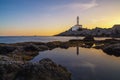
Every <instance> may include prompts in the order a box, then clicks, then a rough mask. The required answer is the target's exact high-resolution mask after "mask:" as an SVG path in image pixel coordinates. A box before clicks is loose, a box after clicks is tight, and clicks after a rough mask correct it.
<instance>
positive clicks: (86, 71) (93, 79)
mask: <svg viewBox="0 0 120 80" xmlns="http://www.w3.org/2000/svg"><path fill="white" fill-rule="evenodd" d="M43 58H50V59H52V60H53V61H54V62H56V63H57V64H61V65H62V66H64V67H66V68H67V69H68V70H69V71H70V72H71V73H72V80H120V57H115V56H110V55H107V54H106V53H104V52H103V51H102V50H97V49H93V48H91V49H88V48H81V47H80V48H79V50H78V48H76V47H71V48H69V49H60V48H56V49H54V50H51V51H49V50H48V51H44V52H40V53H39V55H38V56H36V57H35V58H34V59H33V60H31V61H32V62H38V61H39V60H41V59H43Z"/></svg>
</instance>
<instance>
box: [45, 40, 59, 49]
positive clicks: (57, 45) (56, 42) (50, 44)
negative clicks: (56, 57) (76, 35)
mask: <svg viewBox="0 0 120 80" xmlns="http://www.w3.org/2000/svg"><path fill="white" fill-rule="evenodd" d="M60 44H61V42H60V41H53V42H48V43H47V44H46V45H47V46H48V47H49V49H53V48H57V47H59V46H60Z"/></svg>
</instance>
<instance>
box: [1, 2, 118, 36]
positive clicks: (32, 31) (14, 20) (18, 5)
mask: <svg viewBox="0 0 120 80" xmlns="http://www.w3.org/2000/svg"><path fill="white" fill-rule="evenodd" d="M77 16H79V18H80V24H82V25H83V27H84V28H90V29H91V28H95V27H102V28H110V27H112V26H113V25H114V24H120V0H0V36H32V35H38V36H50V35H54V34H58V33H60V32H63V31H65V30H67V29H69V28H70V27H71V26H73V25H75V24H76V17H77Z"/></svg>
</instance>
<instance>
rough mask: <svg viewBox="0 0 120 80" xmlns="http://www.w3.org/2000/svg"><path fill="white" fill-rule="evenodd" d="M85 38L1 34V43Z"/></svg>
mask: <svg viewBox="0 0 120 80" xmlns="http://www.w3.org/2000/svg"><path fill="white" fill-rule="evenodd" d="M76 38H78V39H83V37H56V36H47V37H46V36H36V37H34V36H33V37H32V36H1V37H0V43H18V42H29V41H34V42H50V41H68V40H70V39H76ZM95 39H96V40H104V39H109V38H95Z"/></svg>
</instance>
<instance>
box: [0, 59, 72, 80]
mask: <svg viewBox="0 0 120 80" xmlns="http://www.w3.org/2000/svg"><path fill="white" fill-rule="evenodd" d="M0 80H71V73H70V72H68V70H67V69H66V68H64V67H63V66H61V65H57V64H56V63H54V62H53V61H52V60H50V59H48V58H46V59H42V60H41V61H39V63H25V64H24V65H23V64H15V63H13V64H0Z"/></svg>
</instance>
